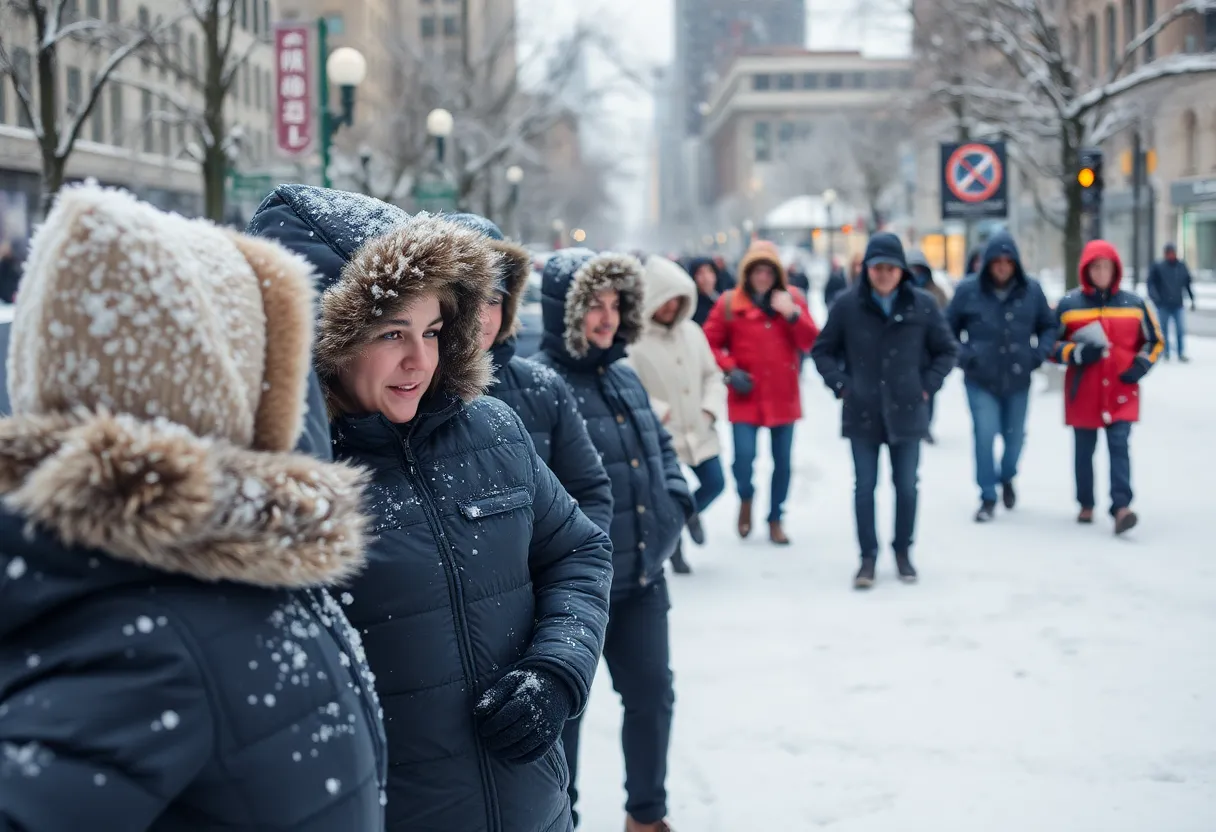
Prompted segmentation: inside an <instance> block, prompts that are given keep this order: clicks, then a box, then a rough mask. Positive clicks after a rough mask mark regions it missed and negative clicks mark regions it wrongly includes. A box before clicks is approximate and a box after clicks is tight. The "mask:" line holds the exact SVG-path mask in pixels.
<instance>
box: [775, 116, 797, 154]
mask: <svg viewBox="0 0 1216 832" xmlns="http://www.w3.org/2000/svg"><path fill="white" fill-rule="evenodd" d="M797 138H798V125H797V124H795V123H794V122H792V121H783V122H781V123H780V124H778V125H777V155H778V156H779V157H784V156H785V155H787V154H788V153H789V149H790V145H792V144H793V143H794V142H795V141H796V140H797Z"/></svg>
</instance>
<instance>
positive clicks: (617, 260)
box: [541, 248, 645, 360]
mask: <svg viewBox="0 0 1216 832" xmlns="http://www.w3.org/2000/svg"><path fill="white" fill-rule="evenodd" d="M610 289H614V290H616V291H617V292H618V293H619V295H620V302H621V325H620V328H619V329H618V330H617V334H616V343H617V344H619V345H621V346H622V347H625V346H628V345H629V344H632V343H634V342H635V341H637V339H638V337H639V336H641V334H642V328H643V325H644V322H645V319H644V317H643V304H644V303H645V301H644V297H643V289H642V264H641V263H640V262H638V260H637V258H635V257H632V256H630V255H628V254H617V253H614V252H604V253H603V254H596V253H595V252H593V251H591V250H590V249H585V248H572V249H563V250H562V251H559V252H558V253H557V254H555V255H554V256H553V257H551V258H550V259H549V262H548V263H546V264H545V271H544V276H543V278H542V283H541V300H542V305H543V309H542V312H543V315H544V326H545V336H544V342H543V345H544V347H545V349H547V350H549V351H552V352H557V351H559V350H560V351H561V352H562V353H564V354H566V355H568V356H569V357H571V358H573V359H575V360H582V359H584V358H587V357H588V354H589V353H590V352H591V345H590V344H589V343H588V341H587V336H586V335H585V334H584V333H583V321H584V319H585V318H586V317H587V310H588V309H589V308H590V307H591V301H592V299H593V298H594V297H595V295H596V294H598V293H599V292H604V291H608V290H610ZM622 354H623V353H622Z"/></svg>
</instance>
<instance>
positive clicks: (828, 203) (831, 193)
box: [823, 188, 836, 266]
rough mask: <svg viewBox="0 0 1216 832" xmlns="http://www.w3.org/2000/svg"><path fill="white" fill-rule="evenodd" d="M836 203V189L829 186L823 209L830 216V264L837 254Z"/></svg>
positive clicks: (824, 195)
mask: <svg viewBox="0 0 1216 832" xmlns="http://www.w3.org/2000/svg"><path fill="white" fill-rule="evenodd" d="M835 203H836V191H835V190H833V189H832V188H828V189H827V190H826V191H824V192H823V210H824V211H825V212H826V213H827V218H828V264H829V266H830V265H831V262H832V258H834V257H835V256H836V226H835V224H834V223H833V222H832V206H833V205H834V204H835Z"/></svg>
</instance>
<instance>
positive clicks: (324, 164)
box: [317, 17, 333, 188]
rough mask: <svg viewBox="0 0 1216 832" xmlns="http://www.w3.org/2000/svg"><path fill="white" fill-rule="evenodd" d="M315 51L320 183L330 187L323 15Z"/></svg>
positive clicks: (326, 41) (326, 45) (326, 44)
mask: <svg viewBox="0 0 1216 832" xmlns="http://www.w3.org/2000/svg"><path fill="white" fill-rule="evenodd" d="M317 51H318V52H319V53H320V58H321V62H320V65H319V66H318V67H317V84H318V85H319V87H320V89H319V90H318V91H317V96H318V98H317V100H318V102H319V103H320V105H321V113H320V115H319V116H318V120H319V124H320V127H321V185H322V187H325V188H332V187H333V182H331V181H330V178H329V153H330V147H329V143H330V138H331V133H332V131H331V130H330V123H329V122H330V118H329V69H328V67H326V66H325V62H326V59H328V58H329V22H328V21H326V19H325V18H324V17H319V18H317Z"/></svg>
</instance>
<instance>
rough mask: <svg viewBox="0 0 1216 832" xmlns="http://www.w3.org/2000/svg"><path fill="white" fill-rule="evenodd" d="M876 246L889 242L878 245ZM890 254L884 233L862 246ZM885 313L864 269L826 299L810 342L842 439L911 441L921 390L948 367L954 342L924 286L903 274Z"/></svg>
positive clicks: (922, 407)
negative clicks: (824, 316) (836, 408)
mask: <svg viewBox="0 0 1216 832" xmlns="http://www.w3.org/2000/svg"><path fill="white" fill-rule="evenodd" d="M884 247H889V250H888V248H884ZM872 250H874V252H873V254H881V255H882V256H896V257H898V259H900V260H903V248H902V246H900V245H899V241H898V238H896V237H895V236H894V235H892V234H888V233H885V232H884V233H881V234H876V235H874V237H872V238H871V240H870V246H869V248H868V249H867V251H866V259H867V261H868V260H869V259H870V257H871V256H873V254H872ZM895 291H896V294H895V300H894V305H893V306H892V309H891V315H890V317H888V316H887V315H886V314H884V313H883V311H882V309H881V308H880V307H879V305H878V302H877V301H875V300H874V297H873V290H872V288H871V286H870V278H869V274H868V273H867V271H866V270H865V269H863V270H862V275H861V278H860V279H859V280H858V281H857V285H856V286H853V287H852V288H850V289H847V290H846V291H845V292H844V293H843V294H841V295H840V297H838V298H837V299H836V302H835V303H834V304H833V305H832V309H831V312H830V314H829V315H828V320H827V323H826V324H824V327H823V331H822V332H820V333H819V337H818V338H817V339H816V340H815V345H814V346H813V347H812V348H811V358H812V359H814V361H815V367H816V369H818V370H819V374H820V375H821V376H823V380H824V382H825V383H826V384H827V386H828V388H829V389H830V390H831V391H832V392H834V393H835V394H836V396H837V398H841V399H843V400H844V407H843V408H842V415H841V422H842V430H841V432H842V435H843V436H844V437H845V438H846V439H860V440H864V441H868V442H883V441H886V442H889V443H891V444H897V443H900V442H914V441H920V440H921V439H924V438H925V436H926V435H927V434H928V432H929V403H928V399H927V397H926V394H928V396H932V395H933V394H934V393H936V392H937V391H938V390H940V389H941V386H942V383H943V382H944V381H945V379H946V376H947V375H948V374H949V373H950V370H951V369H952V368H953V367H954V359H955V355H956V353H957V350H958V344H957V343H956V342H955V340H954V338H953V337H952V336H951V335H950V329H949V327H947V326H946V319H945V316H943V315H942V311H941V310H940V309H939V308H938V306H937V301H936V300H935V299H934V298H933V296H932V295H930V294H929V293H928V292H924V291H921V290H920V289H917V288H915V287H914V286H913V285H912V273H911V272H910V271H908V269H907V267H906V265H905V267H904V276H903V280H902V281H901V282H900V284H899V288H897V289H896V290H895Z"/></svg>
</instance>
